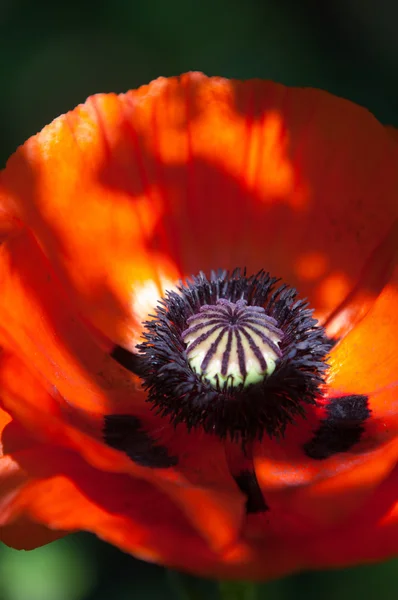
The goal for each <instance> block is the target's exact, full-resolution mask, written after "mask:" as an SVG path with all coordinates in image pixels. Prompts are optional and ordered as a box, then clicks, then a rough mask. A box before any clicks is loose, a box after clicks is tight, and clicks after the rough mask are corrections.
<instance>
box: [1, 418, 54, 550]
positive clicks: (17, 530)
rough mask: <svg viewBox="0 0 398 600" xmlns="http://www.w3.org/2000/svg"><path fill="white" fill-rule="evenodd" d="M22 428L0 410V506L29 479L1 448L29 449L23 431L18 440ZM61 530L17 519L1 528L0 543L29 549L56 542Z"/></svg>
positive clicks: (33, 444)
mask: <svg viewBox="0 0 398 600" xmlns="http://www.w3.org/2000/svg"><path fill="white" fill-rule="evenodd" d="M20 434H21V429H20V428H18V427H15V423H13V422H12V419H11V417H10V415H9V414H8V413H6V412H5V411H4V410H2V409H0V504H1V502H2V501H3V499H4V497H6V498H7V497H8V498H10V496H11V497H12V495H13V494H15V491H16V490H17V489H19V488H20V487H21V486H22V485H24V484H26V482H27V481H28V476H27V475H26V473H24V472H23V470H22V469H21V468H20V467H19V465H18V464H17V463H16V462H15V461H14V460H13V459H12V458H11V457H10V456H9V455H7V456H4V455H3V447H4V446H7V450H8V451H9V450H10V448H11V447H12V448H13V449H14V450H18V449H19V450H20V449H21V448H28V447H30V448H32V447H34V446H35V445H36V444H35V442H34V441H33V440H32V439H29V437H28V436H27V435H26V432H24V435H23V437H21V435H20ZM64 535H65V533H63V532H60V531H57V532H55V531H51V530H50V529H48V528H47V527H45V526H44V525H41V524H38V523H35V522H33V521H32V520H30V519H28V518H20V519H17V520H16V521H15V522H13V523H12V524H11V525H7V526H5V527H0V541H1V542H3V543H4V544H7V545H8V546H12V547H13V548H18V549H24V550H30V549H32V548H37V547H38V546H42V545H44V544H48V543H49V542H52V541H53V540H55V539H58V538H60V537H62V536H64Z"/></svg>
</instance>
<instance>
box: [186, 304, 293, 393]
mask: <svg viewBox="0 0 398 600" xmlns="http://www.w3.org/2000/svg"><path fill="white" fill-rule="evenodd" d="M187 325H188V326H189V327H188V329H186V330H185V331H183V332H182V334H181V337H182V339H183V340H184V342H185V343H186V344H187V356H188V362H189V364H190V366H191V368H192V370H193V371H194V372H195V373H198V374H199V375H201V376H203V377H205V378H206V379H207V381H209V383H210V384H211V385H212V386H213V387H216V388H217V387H218V388H220V387H224V386H227V387H228V386H231V387H234V386H239V385H243V386H247V385H250V384H254V383H258V382H259V381H262V380H263V379H264V378H265V377H267V376H269V375H271V374H272V373H273V372H274V370H275V363H276V360H277V359H278V358H280V357H281V356H282V353H281V350H280V348H279V345H278V344H279V342H280V341H281V340H282V338H283V331H281V330H280V329H278V328H277V327H276V325H277V322H276V320H275V319H273V318H272V317H269V316H268V315H267V314H266V312H265V310H264V308H263V307H262V306H248V304H247V301H246V300H238V301H237V302H230V301H229V300H227V299H225V298H221V299H219V300H217V302H216V304H213V305H210V304H205V305H204V306H201V308H200V311H199V313H197V314H195V315H193V316H192V317H189V318H188V319H187Z"/></svg>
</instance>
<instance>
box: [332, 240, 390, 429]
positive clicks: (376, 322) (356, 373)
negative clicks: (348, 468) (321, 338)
mask: <svg viewBox="0 0 398 600" xmlns="http://www.w3.org/2000/svg"><path fill="white" fill-rule="evenodd" d="M396 244H397V242H396V239H395V247H396V252H397V255H398V249H397V245H396ZM397 307H398V267H397V266H396V267H395V271H394V273H393V277H392V278H391V281H390V283H388V285H387V286H386V287H385V288H384V290H383V292H382V293H381V294H380V296H379V298H378V299H377V301H376V303H375V304H374V305H373V307H372V308H371V310H370V312H369V313H368V315H367V316H366V318H365V319H363V320H362V321H361V323H359V324H358V325H357V326H356V327H355V328H354V329H353V330H352V331H351V332H350V333H349V334H348V335H347V336H346V337H345V338H344V339H343V340H342V341H341V342H340V343H339V344H337V346H336V347H335V348H334V349H333V351H332V353H331V359H330V365H331V369H330V376H329V379H328V384H329V386H330V388H331V389H332V390H335V391H336V392H337V393H343V394H350V393H355V394H365V395H370V403H371V404H370V407H371V409H372V413H373V415H372V416H373V417H378V415H382V418H384V419H386V427H388V425H389V424H390V422H391V423H394V422H395V421H396V420H397V418H398V417H397V415H398V407H397V405H396V400H395V398H396V386H397V384H398V373H397V365H398V338H397V335H396V331H397V329H398V311H397ZM388 390H390V393H389V395H388ZM380 392H383V395H382V397H380V394H378V393H380ZM331 393H332V392H331ZM386 394H387V396H386ZM373 397H374V398H375V401H374V402H373ZM394 430H395V431H396V430H397V425H396V424H395V425H394Z"/></svg>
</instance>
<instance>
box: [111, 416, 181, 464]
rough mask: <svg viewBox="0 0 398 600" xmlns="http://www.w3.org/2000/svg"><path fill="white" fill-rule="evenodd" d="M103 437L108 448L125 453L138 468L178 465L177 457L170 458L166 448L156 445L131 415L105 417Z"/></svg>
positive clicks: (137, 420)
mask: <svg viewBox="0 0 398 600" xmlns="http://www.w3.org/2000/svg"><path fill="white" fill-rule="evenodd" d="M103 435H104V441H105V443H106V444H108V446H111V447H112V448H115V449H116V450H121V451H122V452H125V453H126V454H127V456H128V457H129V458H131V460H132V461H133V462H135V463H136V464H137V465H139V466H140V467H150V468H153V469H166V468H168V467H174V466H175V465H176V464H177V463H178V459H177V457H176V456H171V455H170V454H169V452H168V450H167V448H166V447H164V446H161V445H159V444H157V443H156V441H154V440H153V439H152V438H151V437H150V436H149V435H148V434H147V433H146V432H145V431H144V430H143V428H142V424H141V421H140V420H139V419H138V418H137V417H135V416H133V415H107V416H106V417H105V420H104V428H103Z"/></svg>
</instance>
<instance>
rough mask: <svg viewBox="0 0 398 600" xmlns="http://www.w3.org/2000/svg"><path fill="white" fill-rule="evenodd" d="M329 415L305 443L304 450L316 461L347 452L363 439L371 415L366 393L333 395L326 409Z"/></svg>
mask: <svg viewBox="0 0 398 600" xmlns="http://www.w3.org/2000/svg"><path fill="white" fill-rule="evenodd" d="M326 412H327V416H326V418H325V419H324V420H323V421H321V425H320V427H319V428H318V430H317V431H316V432H315V435H314V437H313V438H312V440H310V441H309V442H307V443H306V444H305V445H304V448H303V449H304V452H305V454H306V455H307V456H309V457H310V458H313V459H314V460H323V459H325V458H329V457H330V456H333V454H338V453H339V452H348V451H349V450H350V449H351V448H352V447H353V446H355V444H358V442H359V441H360V439H361V436H362V434H363V432H364V426H363V424H364V422H365V421H366V420H367V419H368V418H369V417H370V409H369V402H368V397H367V396H363V395H352V396H341V397H340V398H332V399H331V400H330V403H329V404H328V406H327V409H326Z"/></svg>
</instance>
